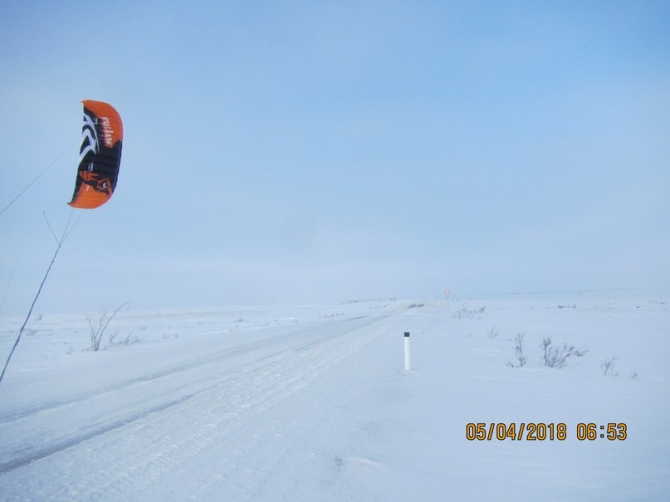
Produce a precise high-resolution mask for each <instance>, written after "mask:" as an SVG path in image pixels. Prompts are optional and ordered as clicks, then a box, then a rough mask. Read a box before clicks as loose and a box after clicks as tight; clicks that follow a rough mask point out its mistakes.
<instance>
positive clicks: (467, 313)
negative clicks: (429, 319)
mask: <svg viewBox="0 0 670 502" xmlns="http://www.w3.org/2000/svg"><path fill="white" fill-rule="evenodd" d="M485 310H486V307H480V308H478V309H468V308H466V307H463V308H462V309H461V310H458V311H456V312H454V314H453V315H452V316H451V318H452V319H474V318H475V317H477V315H480V314H483V313H484V311H485Z"/></svg>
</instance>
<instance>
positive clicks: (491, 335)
mask: <svg viewBox="0 0 670 502" xmlns="http://www.w3.org/2000/svg"><path fill="white" fill-rule="evenodd" d="M499 334H500V330H498V328H497V327H496V326H493V328H491V331H489V338H490V339H491V340H494V339H495V338H497V337H498V335H499Z"/></svg>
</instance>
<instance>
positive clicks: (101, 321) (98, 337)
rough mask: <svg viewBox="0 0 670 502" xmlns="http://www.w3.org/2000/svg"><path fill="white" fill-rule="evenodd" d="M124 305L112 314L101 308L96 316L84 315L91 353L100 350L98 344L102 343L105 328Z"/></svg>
mask: <svg viewBox="0 0 670 502" xmlns="http://www.w3.org/2000/svg"><path fill="white" fill-rule="evenodd" d="M124 305H126V304H125V303H122V304H121V305H119V306H118V307H117V308H116V310H114V311H113V312H110V311H109V310H108V309H106V308H103V309H101V310H100V311H99V312H98V313H97V314H87V315H86V321H88V327H89V336H90V340H91V350H92V351H93V352H98V351H99V350H100V343H101V342H102V337H103V335H104V334H105V330H106V329H107V326H109V323H110V322H112V319H114V317H116V314H118V313H119V310H121V309H122V308H123V306H124Z"/></svg>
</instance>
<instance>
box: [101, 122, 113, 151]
mask: <svg viewBox="0 0 670 502" xmlns="http://www.w3.org/2000/svg"><path fill="white" fill-rule="evenodd" d="M102 136H103V137H104V138H105V146H106V147H107V148H112V147H113V146H114V143H113V141H112V138H113V136H114V129H112V123H111V122H110V120H109V118H108V117H102Z"/></svg>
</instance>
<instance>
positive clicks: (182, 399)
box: [0, 314, 394, 475]
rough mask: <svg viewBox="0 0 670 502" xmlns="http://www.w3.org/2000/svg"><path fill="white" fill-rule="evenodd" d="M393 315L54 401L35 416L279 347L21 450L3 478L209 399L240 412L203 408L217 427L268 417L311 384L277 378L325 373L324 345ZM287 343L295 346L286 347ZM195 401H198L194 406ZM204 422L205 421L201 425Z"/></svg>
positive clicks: (344, 323) (255, 345) (328, 327)
mask: <svg viewBox="0 0 670 502" xmlns="http://www.w3.org/2000/svg"><path fill="white" fill-rule="evenodd" d="M391 315H394V314H387V315H382V316H371V317H366V318H355V319H345V320H341V321H338V322H337V323H333V324H331V323H328V324H325V325H319V326H316V327H307V328H301V329H298V330H293V331H291V332H289V333H285V334H284V335H283V336H281V337H278V338H279V339H278V340H277V339H275V338H272V339H270V340H262V341H259V342H252V343H249V344H245V345H242V346H239V347H237V348H235V349H233V350H226V351H221V352H220V353H218V354H216V355H210V356H208V357H204V358H200V359H198V360H197V361H191V362H189V363H187V364H183V365H179V366H176V367H172V368H168V369H165V370H162V371H159V372H154V373H151V374H148V375H144V376H142V377H139V378H135V379H133V380H132V381H127V382H125V383H123V384H121V385H117V386H115V387H114V388H112V389H110V388H107V389H105V390H104V391H103V393H102V394H94V393H89V394H87V395H86V396H78V397H77V398H76V399H72V400H70V401H68V402H66V403H59V404H54V403H50V404H51V406H49V407H48V408H40V409H39V410H38V411H37V412H35V413H43V412H46V411H49V412H54V410H58V409H59V408H63V407H67V406H69V407H72V408H73V409H75V410H76V408H78V407H80V406H83V407H88V406H90V405H89V404H88V403H86V401H87V400H89V399H93V398H96V399H99V398H100V397H101V396H106V397H109V394H112V393H120V394H122V393H123V391H124V390H127V389H128V388H129V387H132V386H133V385H139V384H141V383H147V382H152V381H154V380H158V379H162V378H166V377H170V376H174V375H177V374H179V373H182V372H184V371H187V370H188V369H195V368H201V367H202V366H203V365H210V364H212V363H214V362H216V361H215V359H216V358H217V357H218V362H221V361H222V360H229V359H234V358H235V357H236V356H239V355H241V354H250V355H253V353H254V351H255V350H257V349H259V348H261V347H262V348H264V349H267V348H268V345H272V346H274V347H275V348H276V349H278V350H277V351H276V352H273V353H271V354H269V355H266V356H264V357H261V358H260V359H257V360H256V361H255V362H254V363H253V364H250V365H248V366H245V367H243V368H238V369H234V370H230V371H228V372H227V373H224V374H221V375H218V377H217V378H215V379H212V378H211V377H210V378H208V379H206V380H207V385H206V386H205V387H204V388H197V387H196V388H195V390H194V389H191V390H189V391H183V390H182V391H181V392H180V393H177V394H175V393H171V392H167V393H165V396H164V397H162V399H161V400H160V402H158V403H153V404H152V406H150V407H145V408H144V409H138V410H130V412H129V411H128V410H127V409H122V410H121V414H120V416H119V417H116V418H115V419H113V420H106V421H105V420H101V421H98V422H96V423H94V424H92V425H90V426H89V427H88V428H87V430H85V431H78V432H77V433H75V434H72V435H68V436H65V437H60V438H56V439H52V440H51V441H49V442H48V444H46V445H41V446H32V447H31V446H30V445H29V446H28V447H26V448H24V449H23V450H21V451H17V452H14V453H15V454H14V455H13V456H12V457H11V458H8V459H6V460H3V461H1V462H0V475H2V474H7V473H10V472H12V471H15V470H17V469H20V468H21V467H25V466H27V465H29V464H31V463H34V462H36V461H38V460H41V459H45V458H47V457H50V456H52V455H55V454H58V453H60V452H64V451H67V450H69V449H72V448H75V447H77V446H78V445H80V444H82V443H84V442H87V441H92V440H96V438H99V437H101V436H104V435H107V434H110V433H114V431H116V430H118V429H121V428H128V427H131V426H133V425H134V424H138V423H141V422H149V423H150V422H151V421H153V420H155V419H156V418H155V417H154V416H156V417H159V418H160V417H164V416H165V415H166V414H169V412H170V409H172V408H178V409H179V413H182V412H183V411H184V410H188V409H190V408H191V407H193V406H195V407H197V406H201V404H200V403H202V402H203V401H205V402H209V403H214V404H217V403H218V404H220V403H221V402H225V403H226V406H227V409H233V410H236V411H234V412H233V411H228V412H226V413H224V418H225V417H227V421H226V420H224V421H223V422H222V421H221V420H219V418H220V417H219V416H218V415H217V416H216V417H211V416H210V415H211V411H212V410H215V409H217V408H216V407H214V408H212V410H209V411H208V410H207V409H205V410H200V415H201V416H210V419H211V420H212V424H216V427H221V426H223V425H224V424H225V423H228V422H230V421H231V420H232V418H233V417H237V419H236V421H235V420H232V422H235V423H245V421H246V420H248V419H249V418H250V415H249V414H250V413H252V412H253V413H256V414H258V413H262V412H263V411H264V410H265V409H267V407H268V406H272V405H273V403H276V402H279V401H281V400H282V399H284V398H286V397H287V396H289V395H291V394H292V393H293V392H295V391H296V390H298V389H299V388H301V387H302V386H303V385H306V383H305V382H306V381H307V380H308V375H305V374H302V373H296V374H294V375H293V376H292V377H291V378H288V379H287V378H273V377H272V375H282V374H288V375H290V374H291V371H290V370H291V368H292V367H293V366H294V365H296V364H298V365H303V366H305V365H306V366H307V367H311V370H310V371H312V372H314V374H319V372H320V371H322V370H323V368H325V367H330V366H331V365H332V364H335V361H334V360H326V361H324V362H322V363H321V364H315V363H310V362H309V359H310V358H313V357H315V354H318V353H319V348H320V346H322V345H324V344H328V343H331V342H333V341H334V340H336V339H338V338H340V337H343V336H346V335H348V334H351V333H352V332H353V331H356V330H359V329H361V328H364V327H366V326H369V325H370V324H373V323H376V322H379V321H381V320H383V319H386V318H388V317H390V316H391ZM315 330H316V331H325V333H322V334H321V336H319V337H318V339H317V340H315V341H312V340H313V338H314V336H315V335H313V334H312V332H313V331H315ZM286 341H288V342H290V343H291V344H293V345H295V346H294V347H293V348H290V349H286V347H285V345H286V343H285V342H286ZM296 341H297V342H298V343H297V344H296V343H295V342H296ZM224 356H225V357H224ZM198 363H199V364H198ZM273 372H274V373H273ZM275 381H276V382H275ZM196 383H198V384H201V383H202V380H197V382H196ZM249 383H251V386H250V387H249V388H251V389H255V392H257V395H252V394H250V393H249V392H246V391H245V387H246V386H248V385H249ZM227 386H231V387H232V389H230V390H228V388H229V387H227ZM190 402H193V404H191V403H190ZM240 410H241V411H240ZM201 421H202V420H199V421H198V423H200V422H201ZM207 427H210V428H211V427H214V425H211V426H207ZM224 429H225V428H224ZM189 430H190V431H191V432H193V431H192V428H188V427H187V428H186V429H185V431H189ZM185 434H186V436H187V437H191V438H193V441H195V443H196V444H197V443H198V442H199V441H200V442H201V440H200V439H198V435H197V434H196V435H193V434H189V433H188V432H185ZM168 436H169V435H168ZM183 451H184V452H187V451H189V448H188V447H185V448H184V450H183ZM160 457H164V454H161V455H160V456H159V458H160ZM166 458H169V457H165V458H163V461H165V460H166Z"/></svg>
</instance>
